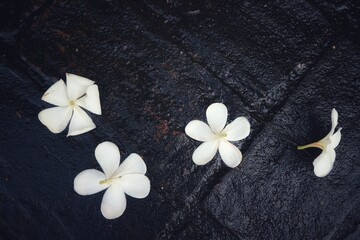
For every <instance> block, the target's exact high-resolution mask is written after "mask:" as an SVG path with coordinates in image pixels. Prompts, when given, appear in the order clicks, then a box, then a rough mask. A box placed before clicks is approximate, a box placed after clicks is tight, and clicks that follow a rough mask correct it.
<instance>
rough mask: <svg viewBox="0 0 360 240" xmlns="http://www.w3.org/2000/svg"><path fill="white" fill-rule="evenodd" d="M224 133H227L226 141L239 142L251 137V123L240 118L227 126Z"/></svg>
mask: <svg viewBox="0 0 360 240" xmlns="http://www.w3.org/2000/svg"><path fill="white" fill-rule="evenodd" d="M222 132H223V133H226V137H225V139H226V140H228V141H239V140H242V139H244V138H246V137H247V136H249V134H250V123H249V121H248V120H247V119H246V118H244V117H238V118H236V119H235V120H234V121H232V122H231V123H230V124H229V125H227V126H226V128H225V129H224V130H223V131H222Z"/></svg>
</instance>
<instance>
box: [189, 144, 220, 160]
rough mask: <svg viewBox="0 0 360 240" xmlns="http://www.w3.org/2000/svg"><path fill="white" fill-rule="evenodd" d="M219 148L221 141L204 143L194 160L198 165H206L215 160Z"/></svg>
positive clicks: (196, 152) (195, 152)
mask: <svg viewBox="0 0 360 240" xmlns="http://www.w3.org/2000/svg"><path fill="white" fill-rule="evenodd" d="M218 147H219V140H212V141H208V142H204V143H202V144H201V145H200V146H199V147H198V148H196V149H195V151H194V153H193V155H192V159H193V161H194V163H195V164H197V165H205V164H207V163H208V162H210V160H211V159H213V158H214V156H215V154H216V152H217V150H218Z"/></svg>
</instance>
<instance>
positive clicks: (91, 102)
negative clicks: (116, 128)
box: [38, 73, 101, 136]
mask: <svg viewBox="0 0 360 240" xmlns="http://www.w3.org/2000/svg"><path fill="white" fill-rule="evenodd" d="M66 83H67V84H66V85H65V83H64V81H63V80H61V79H60V80H59V81H57V82H56V83H54V84H53V85H52V86H51V87H50V88H49V89H48V90H47V91H46V92H45V93H44V95H43V96H42V98H41V99H42V100H43V101H45V102H48V103H51V104H53V105H55V106H56V107H52V108H48V109H45V110H42V111H41V112H40V113H39V115H38V117H39V120H40V122H41V123H42V124H44V125H45V126H46V127H47V128H48V129H49V130H50V131H51V132H52V133H60V132H62V131H63V130H64V129H65V128H66V126H67V125H68V123H69V122H70V126H69V132H68V135H67V136H74V135H79V134H82V133H85V132H88V131H90V130H92V129H94V128H95V127H96V126H95V124H94V122H93V121H92V120H91V118H90V117H89V116H88V115H87V114H86V112H85V111H84V110H82V109H81V108H80V107H83V108H85V109H86V110H88V111H90V112H92V113H95V114H98V115H101V106H100V98H99V90H98V86H97V85H96V84H94V81H91V80H89V79H87V78H84V77H80V76H77V75H74V74H69V73H67V74H66ZM70 120H71V121H70Z"/></svg>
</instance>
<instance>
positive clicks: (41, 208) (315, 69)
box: [0, 0, 360, 239]
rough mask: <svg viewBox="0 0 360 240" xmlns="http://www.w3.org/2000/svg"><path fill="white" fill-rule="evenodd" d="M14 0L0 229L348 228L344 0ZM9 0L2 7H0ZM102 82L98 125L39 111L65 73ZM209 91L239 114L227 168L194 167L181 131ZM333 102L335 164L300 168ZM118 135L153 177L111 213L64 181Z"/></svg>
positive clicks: (356, 70) (15, 232) (54, 232)
mask: <svg viewBox="0 0 360 240" xmlns="http://www.w3.org/2000/svg"><path fill="white" fill-rule="evenodd" d="M84 2H85V1H80V0H79V1H71V2H69V1H30V0H29V1H24V2H23V4H22V5H21V7H20V5H19V4H16V2H10V1H8V2H5V3H1V9H2V10H1V11H2V15H1V23H2V24H1V27H0V31H1V32H0V40H1V41H0V50H1V53H2V55H1V61H0V79H1V83H2V87H1V89H0V100H1V106H0V108H1V110H2V115H1V123H2V126H3V127H2V128H1V130H0V144H1V148H0V179H1V181H0V216H1V218H0V238H2V239H357V238H359V237H360V230H359V229H360V227H359V226H360V225H359V223H360V195H359V194H360V192H359V188H360V182H359V180H358V179H359V176H360V164H359V157H360V156H359V153H360V150H359V144H358V143H359V141H360V133H359V130H360V129H359V128H360V124H359V121H358V119H359V117H360V108H359V104H360V95H359V91H360V80H359V76H360V67H359V60H360V49H359V38H358V33H359V21H360V20H359V19H360V18H359V14H357V13H358V12H359V8H358V6H357V4H356V3H355V1H336V3H335V2H333V1H316V0H308V1H296V2H294V1H261V3H259V1H236V2H237V3H230V2H222V1H208V2H206V3H204V2H203V1H195V2H194V1H179V0H172V1H150V0H149V1H91V2H90V1H89V2H85V3H84ZM6 10H8V11H6ZM66 72H70V73H75V74H79V75H81V76H84V77H88V78H90V79H92V80H94V81H96V83H97V84H98V85H99V89H100V97H101V102H102V109H103V115H102V116H95V115H91V117H92V119H93V120H94V122H95V124H96V126H97V128H96V129H95V130H93V131H91V132H89V133H86V134H83V135H80V136H76V137H69V138H66V131H65V132H63V133H60V134H57V135H54V134H52V133H50V132H49V131H48V130H47V129H46V128H45V127H44V126H42V124H41V123H40V122H39V121H38V119H37V114H38V112H39V111H41V110H42V109H44V108H47V107H49V105H48V104H46V103H44V102H42V101H41V100H40V98H41V96H42V94H43V93H44V92H45V91H46V89H47V88H48V87H49V86H51V85H52V84H53V83H54V82H55V81H57V80H58V79H59V78H64V77H65V73H66ZM213 102H223V103H224V104H226V105H227V106H228V108H229V120H232V119H234V118H236V117H237V116H245V117H247V118H248V119H249V121H250V123H251V126H252V131H251V135H250V137H248V138H247V139H246V140H245V141H241V142H238V143H237V146H238V147H239V148H241V150H242V152H243V154H244V160H243V162H242V163H241V164H240V165H239V166H238V167H237V168H235V169H230V168H227V167H226V166H225V165H224V164H223V163H222V161H221V159H220V158H219V157H216V159H214V160H213V161H211V162H210V163H209V164H207V165H205V166H196V165H195V164H194V163H193V162H192V161H191V155H192V152H193V151H194V149H195V148H196V146H198V145H199V144H200V143H198V142H196V141H193V140H191V139H189V138H188V137H187V136H186V135H185V133H184V127H185V125H186V124H187V123H188V122H189V121H190V120H192V119H202V120H205V110H206V108H207V106H208V105H209V104H211V103H213ZM333 107H335V108H336V109H337V110H338V112H339V126H341V127H343V131H342V133H343V136H344V137H343V140H342V141H341V143H340V145H339V147H338V149H337V159H336V162H335V165H334V169H333V171H332V172H331V173H330V174H329V175H328V176H327V177H325V178H317V177H315V176H314V174H313V167H312V160H313V159H314V158H315V157H316V156H317V154H319V152H318V151H316V150H314V151H313V150H304V151H297V150H296V146H297V145H299V144H305V143H308V142H312V141H316V140H318V139H320V138H322V137H323V136H324V135H325V134H326V133H327V132H328V131H329V129H330V125H331V122H330V112H331V109H332V108H333ZM103 141H112V142H114V143H116V144H117V145H118V146H119V148H120V150H121V154H122V159H124V158H125V157H126V156H127V155H129V154H130V153H132V152H136V153H139V154H140V155H142V156H143V158H144V160H145V162H146V163H147V165H148V173H147V175H148V176H149V178H150V180H151V183H152V189H151V192H150V195H149V196H148V197H147V198H145V199H142V200H138V199H133V198H131V197H128V198H127V200H128V207H127V209H126V211H125V213H124V215H123V216H122V217H120V218H119V219H117V220H113V221H108V220H106V219H104V218H103V217H102V215H101V213H100V202H101V198H102V194H100V193H99V194H96V195H92V196H87V197H82V196H79V195H77V194H76V193H75V192H74V191H73V179H74V177H75V176H76V174H77V173H79V172H80V171H82V170H84V169H87V168H94V167H95V168H98V165H97V163H96V160H95V157H94V149H95V147H96V146H97V144H99V143H101V142H103Z"/></svg>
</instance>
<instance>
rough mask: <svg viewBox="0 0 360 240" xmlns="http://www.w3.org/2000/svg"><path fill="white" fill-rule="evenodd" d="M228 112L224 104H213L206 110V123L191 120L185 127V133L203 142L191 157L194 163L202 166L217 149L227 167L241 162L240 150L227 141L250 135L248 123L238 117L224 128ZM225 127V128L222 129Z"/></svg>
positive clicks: (212, 156)
mask: <svg viewBox="0 0 360 240" xmlns="http://www.w3.org/2000/svg"><path fill="white" fill-rule="evenodd" d="M227 116H228V111H227V108H226V106H225V105H224V104H222V103H213V104H211V105H210V106H209V107H208V108H207V110H206V118H207V122H208V123H209V125H207V124H206V123H204V122H202V121H199V120H193V121H191V122H189V123H188V125H187V126H186V127H185V133H186V134H187V135H188V136H189V137H191V138H193V139H195V140H197V141H201V142H203V143H202V144H201V145H200V146H199V147H198V148H197V149H196V150H195V151H194V154H193V156H192V159H193V161H194V163H196V164H197V165H204V164H206V163H208V162H209V161H210V160H211V159H213V158H214V156H215V154H216V152H217V150H218V149H219V153H220V156H221V158H222V160H223V161H224V162H225V164H226V165H227V166H229V167H232V168H234V167H236V166H237V165H239V164H240V162H241V160H242V154H241V152H240V150H239V149H238V148H237V147H236V146H235V145H233V144H232V143H230V142H229V141H239V140H242V139H244V138H246V137H247V136H248V135H249V133H250V123H249V121H248V120H247V119H246V118H244V117H238V118H236V119H235V120H234V121H233V122H231V123H230V124H229V125H227V126H226V127H225V124H226V121H227ZM224 127H225V128H224Z"/></svg>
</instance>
